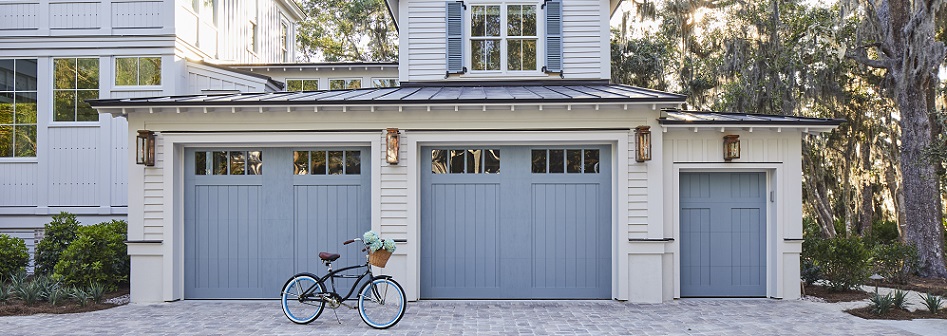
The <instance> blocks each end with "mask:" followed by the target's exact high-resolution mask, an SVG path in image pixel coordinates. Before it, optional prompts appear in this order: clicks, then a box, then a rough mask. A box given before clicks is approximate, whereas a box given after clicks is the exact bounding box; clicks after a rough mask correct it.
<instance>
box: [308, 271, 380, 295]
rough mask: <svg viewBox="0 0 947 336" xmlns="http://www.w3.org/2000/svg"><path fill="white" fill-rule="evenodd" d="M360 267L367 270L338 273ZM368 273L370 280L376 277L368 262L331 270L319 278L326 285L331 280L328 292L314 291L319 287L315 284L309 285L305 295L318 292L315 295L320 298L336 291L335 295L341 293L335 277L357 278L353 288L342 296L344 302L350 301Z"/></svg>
mask: <svg viewBox="0 0 947 336" xmlns="http://www.w3.org/2000/svg"><path fill="white" fill-rule="evenodd" d="M359 268H366V270H365V272H362V273H361V274H358V275H355V274H338V273H341V272H345V271H349V270H353V269H359ZM366 275H368V276H369V277H368V279H369V280H371V279H373V278H374V275H372V268H371V267H370V266H369V265H368V263H366V264H365V265H357V266H349V267H343V268H340V269H337V270H334V271H331V272H329V274H326V275H325V276H323V277H321V278H319V282H322V283H323V284H324V285H325V283H326V280H329V281H330V282H331V284H330V286H331V287H332V288H331V289H328V288H327V289H326V291H327V292H325V293H313V290H315V289H316V287H317V286H316V285H315V284H313V285H312V287H309V289H307V290H306V291H305V292H304V297H308V296H309V295H312V294H316V295H315V296H317V297H319V298H320V299H322V296H323V295H325V294H328V293H335V295H339V293H338V292H336V289H335V279H356V280H355V283H353V284H352V288H351V289H349V292H348V294H345V296H344V297H342V300H341V301H343V302H344V301H348V300H350V299H351V296H352V294H353V293H355V290H356V289H358V287H359V286H358V285H359V284H361V283H362V279H364V278H365V276H366Z"/></svg>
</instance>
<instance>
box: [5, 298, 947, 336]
mask: <svg viewBox="0 0 947 336" xmlns="http://www.w3.org/2000/svg"><path fill="white" fill-rule="evenodd" d="M338 316H339V318H340V319H341V320H342V324H339V323H338V322H337V321H336V319H335V315H334V314H333V312H332V310H329V309H327V310H326V312H324V313H323V315H322V316H321V317H320V318H319V319H318V320H316V321H315V322H313V323H312V324H309V325H296V324H293V323H291V322H289V321H288V320H287V319H286V318H285V317H284V316H283V313H282V311H281V310H280V307H279V303H278V302H277V301H182V302H173V303H163V304H154V305H126V306H121V307H116V308H112V309H108V310H103V311H97V312H91V313H82V314H68V315H35V316H8V317H0V334H2V335H107V334H134V335H308V334H313V335H315V334H319V335H350V334H356V335H357V334H379V333H385V334H392V335H402V334H405V335H456V334H488V335H490V334H492V335H510V334H540V335H552V334H556V335H573V334H593V335H602V334H626V335H627V334H634V335H913V334H911V333H908V332H906V331H904V330H901V329H897V328H894V327H891V326H889V325H886V324H883V323H879V322H875V321H866V320H861V319H859V318H857V317H854V316H851V315H848V314H845V313H843V312H841V311H839V309H837V308H836V307H833V306H831V305H829V304H824V303H812V302H805V301H778V300H681V301H674V302H669V303H665V304H656V305H643V304H631V303H624V302H616V301H572V302H568V301H473V302H465V301H422V302H412V303H410V304H409V306H408V311H407V313H406V315H405V317H404V319H403V320H402V321H401V323H399V324H398V325H396V326H394V327H393V328H391V329H389V330H387V331H385V332H379V331H375V330H372V329H370V328H369V327H368V326H366V325H365V324H364V323H362V321H361V319H359V317H358V312H357V311H355V310H350V309H345V308H343V309H340V310H338ZM941 330H947V325H945V328H944V329H941Z"/></svg>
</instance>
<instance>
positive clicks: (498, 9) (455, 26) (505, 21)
mask: <svg viewBox="0 0 947 336" xmlns="http://www.w3.org/2000/svg"><path fill="white" fill-rule="evenodd" d="M543 72H546V73H561V72H562V2H561V1H560V0H546V1H542V2H539V1H531V0H522V1H515V2H514V1H510V2H504V1H498V0H475V1H467V2H460V1H457V2H448V3H447V73H448V75H449V74H463V73H469V74H498V75H514V76H516V75H527V76H529V75H540V74H542V73H543Z"/></svg>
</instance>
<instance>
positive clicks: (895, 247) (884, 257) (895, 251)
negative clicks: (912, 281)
mask: <svg viewBox="0 0 947 336" xmlns="http://www.w3.org/2000/svg"><path fill="white" fill-rule="evenodd" d="M872 262H873V264H874V271H875V273H878V274H879V275H881V276H883V277H885V279H886V280H888V281H891V282H894V283H899V284H904V283H907V281H908V278H909V277H910V276H911V274H914V271H915V270H917V267H918V256H917V248H916V247H914V245H909V244H904V243H900V242H894V243H891V244H884V245H875V247H874V248H873V249H872Z"/></svg>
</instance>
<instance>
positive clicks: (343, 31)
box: [297, 0, 398, 62]
mask: <svg viewBox="0 0 947 336" xmlns="http://www.w3.org/2000/svg"><path fill="white" fill-rule="evenodd" d="M301 5H302V8H303V11H305V12H306V14H307V15H308V16H309V18H308V19H306V20H305V21H303V22H302V23H301V24H300V26H299V34H298V37H297V39H298V41H299V47H300V49H301V51H302V56H301V58H302V59H303V60H305V61H326V62H395V61H397V60H398V48H397V38H398V35H397V34H398V32H397V31H396V30H395V27H394V21H392V19H391V16H390V15H389V14H388V8H387V7H386V5H385V0H348V1H343V0H307V1H304V2H302V4H301Z"/></svg>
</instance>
